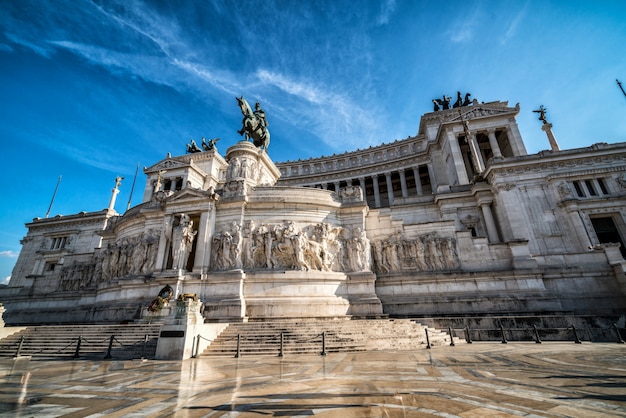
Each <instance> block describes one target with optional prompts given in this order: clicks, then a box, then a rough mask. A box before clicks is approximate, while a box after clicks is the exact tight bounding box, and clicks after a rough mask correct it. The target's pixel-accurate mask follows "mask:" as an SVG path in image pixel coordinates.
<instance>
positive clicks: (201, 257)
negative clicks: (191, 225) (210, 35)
mask: <svg viewBox="0 0 626 418" xmlns="http://www.w3.org/2000/svg"><path fill="white" fill-rule="evenodd" d="M214 208H215V204H214V203H210V204H209V209H208V210H207V211H205V212H202V213H201V214H200V221H199V224H198V234H197V235H196V257H195V259H194V263H193V272H194V273H206V272H207V271H208V270H209V268H210V264H211V237H212V236H213V231H214V229H215V210H214Z"/></svg>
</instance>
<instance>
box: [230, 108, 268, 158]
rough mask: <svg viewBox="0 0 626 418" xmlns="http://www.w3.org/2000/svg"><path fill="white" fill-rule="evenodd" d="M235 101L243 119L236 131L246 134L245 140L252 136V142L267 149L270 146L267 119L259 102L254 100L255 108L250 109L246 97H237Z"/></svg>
mask: <svg viewBox="0 0 626 418" xmlns="http://www.w3.org/2000/svg"><path fill="white" fill-rule="evenodd" d="M236 99H237V103H238V104H239V108H240V109H241V114H242V115H243V120H242V121H241V124H242V125H243V127H242V128H241V129H240V130H239V131H237V132H238V133H239V135H244V134H245V136H246V141H249V140H250V138H252V143H253V144H254V145H255V146H256V147H258V148H263V149H265V150H266V151H267V149H268V147H269V146H270V131H269V130H268V129H267V125H268V123H267V119H266V117H265V111H263V110H262V109H261V105H260V104H259V102H256V105H255V110H254V111H252V109H251V108H250V105H249V104H248V102H247V101H246V99H244V98H243V96H241V97H237V98H236Z"/></svg>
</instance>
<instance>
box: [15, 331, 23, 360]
mask: <svg viewBox="0 0 626 418" xmlns="http://www.w3.org/2000/svg"><path fill="white" fill-rule="evenodd" d="M23 345H24V336H23V335H22V336H21V337H20V342H19V343H17V351H16V352H15V357H19V356H20V355H21V354H22V346H23Z"/></svg>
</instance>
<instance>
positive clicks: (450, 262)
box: [372, 233, 459, 274]
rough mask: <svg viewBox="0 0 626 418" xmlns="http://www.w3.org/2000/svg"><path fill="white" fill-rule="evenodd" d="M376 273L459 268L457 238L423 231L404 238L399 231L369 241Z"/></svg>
mask: <svg viewBox="0 0 626 418" xmlns="http://www.w3.org/2000/svg"><path fill="white" fill-rule="evenodd" d="M372 248H373V250H374V251H373V255H374V266H375V272H376V273H379V274H385V273H397V272H402V271H441V270H454V269H457V268H458V267H459V257H458V254H457V249H456V239H454V238H444V237H438V236H436V235H434V234H426V235H423V236H420V237H417V238H416V239H407V238H405V237H403V236H402V235H401V234H400V233H396V234H393V235H391V236H390V237H388V238H386V239H384V240H379V241H375V242H373V243H372Z"/></svg>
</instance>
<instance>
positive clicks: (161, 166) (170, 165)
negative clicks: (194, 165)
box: [143, 158, 190, 174]
mask: <svg viewBox="0 0 626 418" xmlns="http://www.w3.org/2000/svg"><path fill="white" fill-rule="evenodd" d="M187 167H190V164H189V163H188V162H181V161H177V160H175V159H173V158H166V159H165V160H163V161H159V162H158V163H156V164H155V165H153V166H150V167H148V168H144V169H143V172H144V173H146V174H149V173H155V172H157V171H162V170H174V169H177V168H187Z"/></svg>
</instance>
